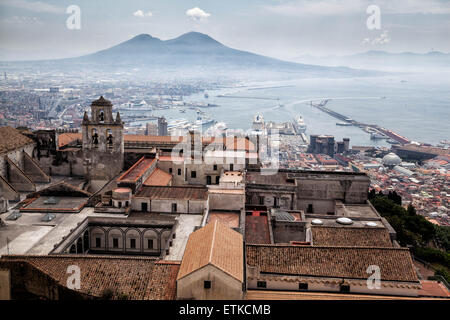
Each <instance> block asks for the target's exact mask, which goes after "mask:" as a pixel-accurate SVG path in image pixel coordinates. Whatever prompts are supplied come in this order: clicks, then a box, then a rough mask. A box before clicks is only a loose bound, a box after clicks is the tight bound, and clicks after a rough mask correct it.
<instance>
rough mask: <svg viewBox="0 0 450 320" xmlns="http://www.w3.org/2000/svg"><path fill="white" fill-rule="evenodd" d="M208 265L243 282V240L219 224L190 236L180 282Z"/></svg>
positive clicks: (210, 224)
mask: <svg viewBox="0 0 450 320" xmlns="http://www.w3.org/2000/svg"><path fill="white" fill-rule="evenodd" d="M207 265H213V266H215V267H216V268H218V269H220V270H222V271H223V272H225V273H227V274H228V275H230V276H232V277H233V278H235V279H237V280H239V281H240V282H243V281H244V248H243V238H242V235H241V234H240V233H239V232H236V231H234V230H233V229H230V228H229V227H227V226H226V225H224V224H222V223H220V222H219V221H214V222H212V223H208V224H207V225H206V226H205V227H203V228H201V229H198V230H197V231H195V232H193V233H191V235H190V236H189V240H188V242H187V245H186V249H185V251H184V255H183V260H182V261H181V266H180V271H179V272H178V277H177V280H179V279H181V278H183V277H185V276H187V275H189V274H191V273H192V272H195V271H197V270H199V269H201V268H203V267H205V266H207Z"/></svg>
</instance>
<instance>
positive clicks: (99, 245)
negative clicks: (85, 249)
mask: <svg viewBox="0 0 450 320" xmlns="http://www.w3.org/2000/svg"><path fill="white" fill-rule="evenodd" d="M101 246H102V239H100V238H95V247H96V248H100V247H101Z"/></svg>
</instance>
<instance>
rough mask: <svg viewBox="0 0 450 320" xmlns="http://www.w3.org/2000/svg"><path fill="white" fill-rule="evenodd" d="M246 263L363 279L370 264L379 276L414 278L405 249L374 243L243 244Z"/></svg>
mask: <svg viewBox="0 0 450 320" xmlns="http://www.w3.org/2000/svg"><path fill="white" fill-rule="evenodd" d="M246 248H247V264H248V265H249V266H255V267H259V268H260V272H261V273H271V274H286V275H299V276H317V277H336V278H349V279H367V277H368V273H367V272H366V270H367V268H368V267H369V266H370V265H377V266H379V267H380V269H381V270H380V271H381V280H384V281H407V282H418V281H419V280H418V278H417V275H416V272H415V269H414V265H413V263H412V259H411V255H410V253H409V250H408V249H406V248H375V247H316V246H285V245H251V244H249V245H247V246H246Z"/></svg>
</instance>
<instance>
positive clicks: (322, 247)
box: [245, 243, 409, 251]
mask: <svg viewBox="0 0 450 320" xmlns="http://www.w3.org/2000/svg"><path fill="white" fill-rule="evenodd" d="M245 245H246V246H251V247H287V248H313V249H314V248H315V249H324V248H326V249H389V250H404V251H405V250H408V251H409V248H405V247H375V246H372V247H365V246H296V245H290V244H276V243H270V244H269V243H264V244H258V243H246V244H245Z"/></svg>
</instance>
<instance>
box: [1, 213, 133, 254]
mask: <svg viewBox="0 0 450 320" xmlns="http://www.w3.org/2000/svg"><path fill="white" fill-rule="evenodd" d="M10 213H11V211H9V212H6V213H3V214H0V218H2V220H3V221H4V222H5V224H6V226H5V227H0V255H4V254H7V253H8V247H9V254H38V255H47V254H49V252H50V251H52V250H53V249H54V245H56V244H59V243H60V242H61V240H62V238H63V237H64V236H67V235H68V234H69V233H70V230H72V229H75V228H76V227H77V226H78V223H81V222H82V221H83V220H84V219H86V218H87V217H115V218H125V217H126V216H125V215H121V214H105V213H95V212H94V208H84V209H83V210H82V211H81V212H80V213H77V214H67V213H55V215H56V217H55V218H54V219H53V220H51V221H49V222H42V221H41V219H42V218H43V217H44V216H45V215H46V213H35V212H23V213H22V216H21V217H20V218H19V219H17V220H5V219H6V217H7V216H8V215H9V214H10ZM7 238H8V247H7V245H6V239H7Z"/></svg>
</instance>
